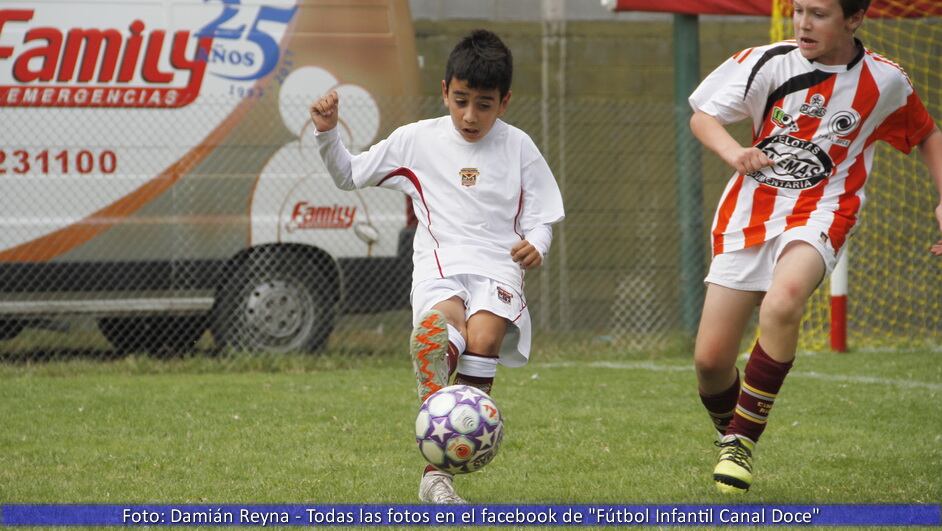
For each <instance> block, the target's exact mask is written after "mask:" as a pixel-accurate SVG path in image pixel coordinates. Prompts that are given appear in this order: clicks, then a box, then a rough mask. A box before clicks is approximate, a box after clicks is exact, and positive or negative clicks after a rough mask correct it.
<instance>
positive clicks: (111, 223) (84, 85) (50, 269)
mask: <svg viewBox="0 0 942 531" xmlns="http://www.w3.org/2000/svg"><path fill="white" fill-rule="evenodd" d="M418 79H419V75H418V65H417V59H416V53H415V42H414V34H413V29H412V21H411V18H410V14H409V6H408V2H407V0H357V1H350V2H347V1H344V2H338V1H335V0H297V1H295V0H261V1H247V0H242V1H240V0H100V1H99V0H80V1H70V2H62V1H52V0H38V1H37V0H31V1H28V2H26V1H18V0H13V1H12V2H11V1H7V2H4V3H3V5H2V6H0V124H2V127H0V339H9V338H12V337H14V336H15V335H16V334H18V333H19V332H20V331H21V330H22V329H23V328H24V327H26V326H29V325H30V324H31V323H37V322H42V321H43V320H49V319H55V318H58V317H62V316H68V315H86V316H91V317H93V318H95V319H96V320H97V323H98V327H99V328H100V329H101V332H102V333H103V334H104V335H105V336H106V337H107V338H108V340H109V341H110V342H111V343H112V344H113V345H114V347H115V348H116V349H117V350H119V351H132V350H146V351H150V352H153V353H160V352H179V351H182V350H186V349H187V348H189V347H191V346H192V345H193V344H194V343H195V342H196V341H197V340H198V339H199V338H200V336H202V334H203V333H204V332H205V331H206V329H209V330H211V331H212V334H213V337H214V338H215V341H216V342H217V344H219V345H222V346H228V347H234V348H238V349H245V350H266V351H276V352H283V351H296V350H301V351H309V352H310V351H316V350H318V349H319V348H320V347H322V346H323V345H324V343H325V341H326V340H327V338H328V336H329V334H330V333H331V331H332V329H333V327H334V323H335V320H336V318H337V314H338V313H342V312H372V311H382V310H388V309H392V308H402V307H406V306H407V305H408V290H409V285H410V275H411V267H412V266H411V235H412V233H413V232H414V217H413V216H412V215H411V208H410V206H409V205H408V204H407V203H404V202H403V199H402V196H401V195H400V194H397V193H395V192H390V191H387V190H380V189H370V190H361V191H357V192H355V193H351V192H343V191H340V190H338V189H336V188H335V187H334V185H333V182H332V180H331V179H330V177H329V176H328V175H327V173H326V170H325V168H324V165H323V163H322V162H321V161H320V159H319V156H318V153H317V150H316V148H315V147H314V140H313V129H312V128H313V125H312V124H311V121H310V118H309V115H308V106H309V105H310V103H312V101H313V100H314V98H315V97H317V96H319V95H321V94H323V93H325V92H327V91H328V90H331V89H334V90H337V91H338V92H339V93H341V98H342V99H341V117H342V122H341V124H340V127H341V134H342V135H343V138H344V142H345V144H346V145H347V146H348V148H349V149H350V150H351V151H352V152H354V153H355V152H358V151H361V150H363V149H366V148H368V147H369V146H370V145H371V144H372V143H374V142H375V141H376V139H378V138H380V137H381V136H385V135H386V134H388V133H389V132H390V131H391V130H392V129H393V128H394V127H395V126H397V125H399V124H401V123H404V122H407V121H412V120H414V119H415V118H416V115H415V112H416V111H415V110H414V109H413V106H414V102H415V100H416V97H417V96H418V94H419V90H418ZM410 218H412V219H413V222H410Z"/></svg>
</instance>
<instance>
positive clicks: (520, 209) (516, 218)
mask: <svg viewBox="0 0 942 531" xmlns="http://www.w3.org/2000/svg"><path fill="white" fill-rule="evenodd" d="M521 212H523V188H520V201H518V202H517V213H516V214H514V232H516V233H517V236H520V239H521V240H523V239H526V238H525V236H524V235H523V234H520V232H519V231H518V230H517V222H518V221H519V220H520V213H521Z"/></svg>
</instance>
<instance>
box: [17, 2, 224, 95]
mask: <svg viewBox="0 0 942 531" xmlns="http://www.w3.org/2000/svg"><path fill="white" fill-rule="evenodd" d="M35 13H36V10H35V9H9V10H0V38H2V37H3V32H4V29H6V30H8V31H9V33H12V34H15V35H19V34H21V35H23V39H22V41H21V43H20V44H17V45H13V46H0V66H2V67H7V68H10V70H9V72H10V74H11V77H12V79H13V80H15V81H16V83H17V84H14V85H2V86H0V106H3V107H183V106H185V105H188V104H190V103H192V102H193V101H194V100H195V99H196V97H197V96H198V95H199V92H200V87H201V86H202V83H203V76H204V73H205V71H206V57H207V55H208V53H209V50H210V45H211V43H212V37H206V36H193V35H191V32H190V31H186V30H180V31H176V32H174V33H173V36H172V37H171V36H169V35H168V34H167V31H166V30H162V29H151V30H148V31H147V32H146V35H145V30H146V29H147V27H146V25H145V23H144V21H142V20H140V19H137V20H134V21H133V22H131V23H130V24H129V25H128V27H127V30H126V31H125V30H124V29H119V28H104V29H100V28H79V27H73V28H69V29H60V28H57V27H53V26H49V27H35V26H34V27H30V25H29V23H30V22H31V21H32V20H33V18H34V16H35ZM24 26H25V27H24ZM194 39H195V40H196V42H197V44H196V46H195V47H193V46H190V43H191V42H192V41H193V40H194ZM188 55H189V57H188ZM7 65H8V66H7ZM167 65H168V66H169V68H167Z"/></svg>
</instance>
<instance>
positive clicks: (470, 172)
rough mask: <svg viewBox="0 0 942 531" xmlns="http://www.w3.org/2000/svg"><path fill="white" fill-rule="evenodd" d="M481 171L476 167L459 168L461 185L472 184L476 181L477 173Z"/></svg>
mask: <svg viewBox="0 0 942 531" xmlns="http://www.w3.org/2000/svg"><path fill="white" fill-rule="evenodd" d="M480 174H481V172H479V171H478V169H477V168H461V170H460V171H459V172H458V175H460V176H461V186H474V185H475V184H477V183H478V175H480Z"/></svg>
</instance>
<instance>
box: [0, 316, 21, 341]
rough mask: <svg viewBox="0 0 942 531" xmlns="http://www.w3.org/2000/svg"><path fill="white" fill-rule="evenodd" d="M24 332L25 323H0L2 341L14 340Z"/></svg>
mask: <svg viewBox="0 0 942 531" xmlns="http://www.w3.org/2000/svg"><path fill="white" fill-rule="evenodd" d="M22 331H23V323H21V322H19V321H0V341H6V340H8V339H13V338H14V337H16V336H18V335H20V332H22Z"/></svg>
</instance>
